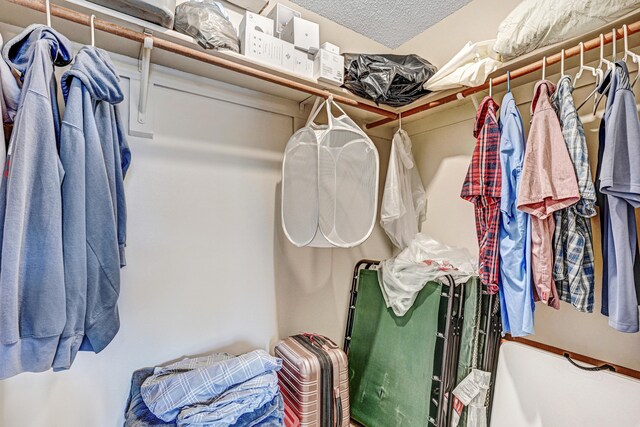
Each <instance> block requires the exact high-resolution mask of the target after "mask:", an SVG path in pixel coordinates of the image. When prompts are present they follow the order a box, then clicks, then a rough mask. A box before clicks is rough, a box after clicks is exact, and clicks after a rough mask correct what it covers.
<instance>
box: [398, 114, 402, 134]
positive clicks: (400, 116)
mask: <svg viewBox="0 0 640 427" xmlns="http://www.w3.org/2000/svg"><path fill="white" fill-rule="evenodd" d="M398 130H402V111H400V112H399V113H398Z"/></svg>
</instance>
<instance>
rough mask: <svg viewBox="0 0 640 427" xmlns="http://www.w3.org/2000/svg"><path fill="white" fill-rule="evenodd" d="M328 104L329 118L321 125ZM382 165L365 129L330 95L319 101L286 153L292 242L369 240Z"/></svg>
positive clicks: (286, 215) (286, 214) (286, 222)
mask: <svg viewBox="0 0 640 427" xmlns="http://www.w3.org/2000/svg"><path fill="white" fill-rule="evenodd" d="M323 107H326V111H327V121H328V124H326V125H317V124H315V123H314V120H315V118H316V117H317V115H318V113H319V112H320V111H321V110H322V108H323ZM332 107H336V108H337V109H338V110H339V111H340V112H341V113H342V115H340V116H338V117H336V116H334V115H333V114H332V112H331V110H332ZM379 168H380V166H379V159H378V151H377V150H376V147H375V146H374V145H373V142H372V141H371V139H369V137H368V136H367V135H366V134H365V133H364V131H362V129H360V128H359V127H358V125H356V123H355V122H354V121H353V120H352V119H351V118H349V116H347V114H346V113H345V112H344V111H343V110H342V109H341V108H340V107H339V106H338V105H337V104H335V103H334V102H333V100H332V99H331V98H329V99H328V100H326V101H324V102H323V103H321V104H319V105H318V106H317V107H316V108H315V109H314V110H313V111H312V112H311V115H310V116H309V120H308V121H307V125H306V126H305V127H303V128H302V129H300V130H299V131H297V132H296V133H294V134H293V136H292V137H291V139H289V142H288V143H287V147H286V149H285V153H284V160H283V163H282V228H283V229H284V233H285V235H286V236H287V238H288V239H289V240H290V241H291V243H293V244H294V245H296V246H300V247H301V246H312V247H340V248H350V247H353V246H357V245H359V244H361V243H362V242H364V241H365V240H366V239H367V238H368V237H369V235H370V234H371V231H372V230H373V226H374V223H375V219H376V213H377V206H378V179H379Z"/></svg>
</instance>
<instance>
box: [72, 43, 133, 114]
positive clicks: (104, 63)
mask: <svg viewBox="0 0 640 427" xmlns="http://www.w3.org/2000/svg"><path fill="white" fill-rule="evenodd" d="M73 78H77V79H79V80H80V81H81V82H82V84H83V86H84V87H85V88H86V89H87V90H88V91H89V93H90V94H91V98H93V99H94V100H96V101H106V102H108V103H110V104H119V103H120V102H122V100H123V99H124V94H123V93H122V89H121V88H120V78H119V77H118V74H117V73H116V69H115V67H114V66H113V63H112V62H111V59H110V58H109V54H107V52H105V51H104V50H102V49H98V48H96V47H91V46H87V47H83V48H82V49H80V51H79V52H78V54H77V55H76V60H75V62H74V63H73V66H72V67H71V69H70V70H69V71H67V72H66V73H64V75H63V76H62V81H61V86H62V93H63V94H64V99H65V100H66V99H67V97H68V96H69V89H70V88H71V81H72V80H73Z"/></svg>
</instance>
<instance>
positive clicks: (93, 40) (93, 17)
mask: <svg viewBox="0 0 640 427" xmlns="http://www.w3.org/2000/svg"><path fill="white" fill-rule="evenodd" d="M95 20H96V15H91V46H92V47H96V26H95Z"/></svg>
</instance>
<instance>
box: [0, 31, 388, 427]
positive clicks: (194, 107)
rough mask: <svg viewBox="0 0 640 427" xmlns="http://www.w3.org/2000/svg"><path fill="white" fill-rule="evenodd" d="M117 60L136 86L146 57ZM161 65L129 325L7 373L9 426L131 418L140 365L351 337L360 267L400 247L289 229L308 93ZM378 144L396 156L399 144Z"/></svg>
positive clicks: (136, 203)
mask: <svg viewBox="0 0 640 427" xmlns="http://www.w3.org/2000/svg"><path fill="white" fill-rule="evenodd" d="M5 35H6V34H5ZM5 38H7V37H5ZM117 66H118V68H119V71H120V72H121V74H122V75H123V79H122V85H123V88H124V89H125V92H128V87H129V79H128V77H135V76H137V71H136V70H137V64H136V63H135V62H134V61H130V60H127V59H124V58H120V60H119V61H118V62H117ZM152 75H153V76H154V81H155V84H156V86H155V87H154V88H153V89H152V93H151V99H150V103H152V104H153V107H154V117H153V120H154V132H155V136H154V139H153V140H145V139H140V138H130V140H129V142H130V145H131V150H132V166H131V168H130V169H129V175H128V176H127V179H126V182H125V185H126V194H127V202H128V212H129V217H128V229H129V233H128V245H127V250H128V254H127V261H128V266H127V267H126V268H124V270H123V276H122V293H121V298H120V304H119V306H120V317H121V324H122V326H121V329H120V332H119V333H118V335H117V336H116V337H115V339H114V341H113V342H112V343H111V344H110V345H109V346H108V347H107V348H106V349H105V350H104V351H103V352H102V353H100V354H98V355H94V354H88V353H80V354H79V355H78V357H77V359H76V362H75V364H74V365H73V367H72V369H71V370H70V371H67V372H61V373H52V372H48V373H40V374H22V375H19V376H17V377H14V378H12V379H9V380H6V381H1V382H0V426H2V427H4V426H6V427H16V426H27V425H28V426H29V427H52V426H59V427H87V426H91V427H102V426H104V427H113V426H116V425H122V421H123V411H124V409H125V408H124V406H125V401H126V398H127V395H128V391H129V381H130V378H131V373H132V372H133V371H134V370H135V369H138V368H141V367H146V366H153V365H155V364H160V363H164V362H167V361H170V360H173V359H176V358H180V357H182V356H184V355H196V354H201V353H208V352H213V351H230V352H234V353H239V352H245V351H249V350H252V349H255V348H265V349H270V348H271V347H272V345H273V344H274V343H275V342H276V341H277V340H278V339H279V338H280V337H282V336H285V335H287V334H290V333H294V332H298V331H311V332H320V333H325V334H327V335H329V336H330V337H331V338H333V339H334V340H336V341H338V342H340V340H342V336H343V332H344V325H345V319H346V312H347V303H348V295H349V289H350V285H351V269H352V268H353V264H354V263H355V261H357V260H358V259H359V258H362V257H364V256H367V257H378V258H384V257H387V256H389V251H390V249H389V246H388V242H387V241H386V240H385V238H384V237H383V236H382V234H381V232H380V229H379V228H376V230H375V232H374V235H373V236H372V237H371V238H370V239H369V240H368V241H367V242H365V244H363V245H362V246H361V247H359V248H357V249H354V250H317V249H316V250H313V249H297V248H295V247H293V246H292V245H291V244H290V243H289V242H288V241H286V239H285V238H284V237H283V235H282V232H281V227H280V217H279V211H278V209H279V208H278V203H279V199H278V192H277V191H278V188H279V181H280V167H281V158H282V153H283V150H284V146H285V144H286V142H287V140H288V139H289V137H290V135H291V134H292V131H293V129H294V123H295V124H298V123H299V122H300V118H301V117H303V114H302V113H300V111H299V106H298V103H297V102H292V101H287V100H284V99H280V98H275V97H272V96H268V95H264V94H260V93H258V92H252V91H249V90H246V89H240V88H235V87H232V86H229V85H225V84H221V83H219V82H214V81H210V80H206V79H203V78H197V77H195V76H190V75H186V74H183V73H179V72H176V71H172V70H167V69H161V68H155V69H154V70H153V73H152ZM122 106H123V111H122V113H123V117H127V116H128V100H125V101H124V103H123V104H122ZM376 143H378V145H379V147H380V148H381V158H383V159H386V158H387V157H388V154H387V153H386V152H385V151H384V149H387V150H388V141H385V140H380V139H376Z"/></svg>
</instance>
